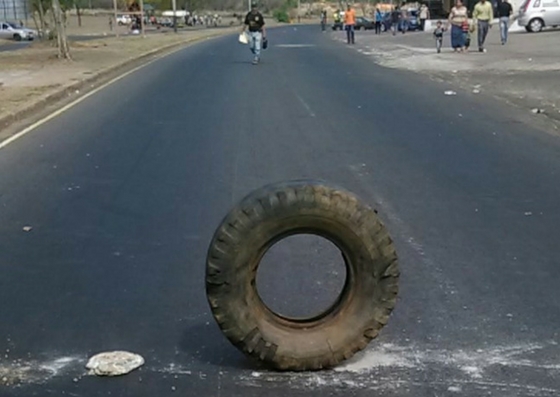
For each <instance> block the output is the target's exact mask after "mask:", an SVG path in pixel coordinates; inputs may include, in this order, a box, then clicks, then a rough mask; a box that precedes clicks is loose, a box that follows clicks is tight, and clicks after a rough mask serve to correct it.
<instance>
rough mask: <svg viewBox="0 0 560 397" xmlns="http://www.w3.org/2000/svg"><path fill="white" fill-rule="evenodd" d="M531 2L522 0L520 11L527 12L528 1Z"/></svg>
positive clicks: (529, 0)
mask: <svg viewBox="0 0 560 397" xmlns="http://www.w3.org/2000/svg"><path fill="white" fill-rule="evenodd" d="M530 2H531V0H525V1H524V2H523V5H522V6H521V11H522V12H527V9H528V8H529V3H530Z"/></svg>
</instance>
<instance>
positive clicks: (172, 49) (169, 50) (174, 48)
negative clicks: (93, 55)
mask: <svg viewBox="0 0 560 397" xmlns="http://www.w3.org/2000/svg"><path fill="white" fill-rule="evenodd" d="M228 34H232V32H227V33H225V32H224V33H223V34H220V33H217V34H214V35H210V36H204V37H198V38H195V39H192V40H188V41H186V42H181V43H174V44H171V45H169V46H166V47H162V48H160V49H158V50H154V51H151V52H148V53H146V54H142V55H141V56H140V57H138V58H136V59H133V60H130V61H128V62H123V63H122V64H119V65H115V66H113V67H109V68H108V69H107V70H105V71H102V72H101V73H99V74H98V75H97V76H95V77H92V78H91V79H88V80H84V81H81V82H79V83H77V84H76V85H70V86H68V87H65V88H64V89H63V90H61V91H60V92H55V93H53V94H52V96H53V97H55V96H57V95H61V96H63V95H64V93H66V92H68V91H72V90H76V89H78V88H79V87H81V86H84V85H87V84H94V83H95V81H99V80H103V78H104V77H105V76H107V75H110V74H111V73H114V72H116V71H118V70H119V69H122V68H125V67H126V66H127V63H129V62H130V63H133V62H142V64H141V65H138V66H136V67H134V68H133V69H131V70H128V71H126V72H124V73H122V74H119V75H118V76H116V77H114V78H112V79H111V80H109V81H107V82H105V83H103V84H101V85H100V86H99V87H95V88H93V89H92V90H90V91H88V92H86V93H85V94H83V95H81V96H79V97H78V98H76V99H75V100H73V101H72V102H70V103H68V104H66V105H64V106H63V107H61V108H60V109H58V110H55V111H54V112H52V113H50V114H49V115H47V116H45V117H43V118H41V119H40V120H38V121H36V122H34V123H33V124H31V125H29V126H27V127H26V128H24V129H23V130H21V131H19V132H17V133H15V134H13V135H11V136H9V137H7V138H6V139H4V140H3V141H0V149H3V148H5V147H6V146H8V145H9V144H10V143H12V142H14V141H16V140H17V139H19V138H21V137H23V136H24V135H26V134H28V133H29V132H31V131H33V130H34V129H36V128H37V127H40V126H41V125H43V124H45V123H47V122H49V121H50V120H52V119H54V118H56V117H57V116H60V115H61V114H62V113H64V112H65V111H67V110H68V109H70V108H72V107H74V106H76V105H77V104H79V103H80V102H82V101H84V100H86V99H87V98H89V97H90V96H92V95H94V94H96V93H98V92H99V91H101V90H103V89H105V88H107V87H108V86H110V85H111V84H114V83H116V82H117V81H119V80H121V79H123V78H125V77H127V76H129V75H131V74H133V73H135V72H137V71H138V70H140V69H142V68H144V67H145V66H148V65H150V64H151V63H153V62H155V61H158V60H160V59H163V58H165V57H167V56H170V55H172V54H174V53H176V52H178V51H181V50H183V49H184V48H186V47H188V46H190V45H192V44H194V43H196V42H199V41H202V40H208V39H213V38H217V37H223V36H227V35H228ZM152 56H155V58H152V59H148V60H146V61H142V59H145V58H150V57H152ZM47 99H48V98H47ZM53 100H54V99H53ZM58 100H62V98H60V99H58ZM54 101H56V100H54ZM43 102H44V101H39V102H37V104H36V106H33V107H32V108H30V109H28V110H27V111H26V112H29V113H33V111H34V108H35V107H37V108H39V107H40V105H41V104H42V103H43ZM14 118H17V116H14Z"/></svg>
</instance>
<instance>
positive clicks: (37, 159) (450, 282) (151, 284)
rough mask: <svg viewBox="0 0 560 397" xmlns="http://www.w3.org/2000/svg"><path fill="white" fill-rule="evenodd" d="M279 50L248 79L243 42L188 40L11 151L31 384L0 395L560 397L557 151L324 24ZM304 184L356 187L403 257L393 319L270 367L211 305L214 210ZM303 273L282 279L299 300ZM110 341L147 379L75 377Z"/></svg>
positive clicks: (25, 363) (9, 335) (9, 189)
mask: <svg viewBox="0 0 560 397" xmlns="http://www.w3.org/2000/svg"><path fill="white" fill-rule="evenodd" d="M270 40H271V41H270V43H271V48H270V49H268V50H267V51H266V52H265V53H264V56H263V63H262V64H261V65H259V66H257V67H254V66H252V65H250V59H251V58H250V54H249V52H248V51H247V49H246V48H243V47H242V46H241V45H239V44H238V43H237V42H236V37H233V36H230V37H224V38H219V39H216V40H212V41H208V42H203V43H200V44H197V45H195V46H193V47H191V48H189V49H187V50H184V51H181V52H178V53H175V54H174V55H172V56H169V57H167V58H165V59H163V60H161V61H159V62H156V63H153V64H151V65H149V66H147V67H146V68H144V69H142V70H141V71H140V72H138V73H136V74H135V75H134V76H130V77H128V78H125V79H123V80H121V81H119V82H118V83H116V84H114V85H112V86H110V87H109V88H107V89H105V90H103V91H101V92H100V93H98V94H96V95H94V96H92V97H90V98H88V99H87V100H85V101H84V102H82V103H81V104H79V105H78V106H76V107H74V108H73V109H72V110H70V111H68V112H66V113H64V114H63V115H61V116H60V117H57V118H55V119H54V120H51V121H50V122H48V123H46V124H44V125H42V126H41V127H39V128H38V129H37V130H35V131H33V132H32V133H30V134H28V135H26V136H24V137H23V138H21V139H19V140H17V141H15V142H14V143H12V144H11V145H9V146H7V147H5V148H4V149H1V150H0V274H1V275H2V276H1V277H0V302H1V306H0V319H1V321H0V351H1V352H2V356H1V359H0V374H5V375H6V378H7V379H8V380H9V378H10V377H15V378H17V377H19V378H21V379H22V380H23V381H24V383H23V384H22V385H20V386H18V387H13V386H8V387H7V386H0V395H2V396H26V397H28V396H61V395H73V396H107V395H113V396H134V397H140V396H150V397H153V396H158V397H161V396H168V395H169V396H172V395H184V396H192V395H200V396H228V397H233V396H321V397H323V396H371V395H372V393H374V394H375V395H378V396H399V397H401V396H402V397H404V396H410V397H424V396H426V397H427V396H436V395H437V396H443V395H445V396H447V395H460V396H469V397H479V396H484V395H492V396H503V397H514V396H557V395H559V394H560V386H559V385H560V362H559V360H558V357H559V356H560V348H559V346H558V340H559V335H558V332H559V325H560V288H558V280H559V278H560V267H559V266H558V258H559V257H560V244H559V241H560V238H559V232H558V225H559V224H560V211H559V210H558V209H559V203H558V197H560V183H559V179H560V143H559V141H558V138H555V137H553V136H550V135H548V134H545V133H543V131H540V130H538V129H536V128H534V127H531V126H529V125H526V124H524V123H523V121H521V120H519V119H518V118H516V115H515V114H512V112H511V111H510V110H509V109H508V108H507V107H503V106H502V105H500V104H497V103H486V102H484V100H481V99H480V98H474V97H470V96H455V97H448V96H445V95H443V91H444V90H445V89H446V87H445V85H441V84H438V83H436V82H432V81H429V80H426V79H424V78H422V77H421V76H417V75H414V74H411V73H409V72H404V71H398V70H391V69H385V68H382V67H380V66H376V65H374V64H373V63H371V62H369V61H367V60H365V59H364V58H363V57H361V56H360V55H359V54H357V53H356V52H355V51H353V50H351V49H349V48H346V46H345V45H343V44H341V43H338V42H335V41H333V40H332V39H331V38H330V35H329V34H321V33H320V32H319V30H318V29H317V28H315V27H308V28H293V27H286V28H281V29H276V30H274V31H271V33H270ZM279 45H280V46H279ZM286 45H288V46H286ZM294 45H295V46H294ZM301 45H306V46H303V47H302V46H301ZM443 109H445V111H442V110H443ZM467 111H468V113H469V114H471V115H473V116H474V117H472V116H471V117H461V116H460V114H466V113H467ZM293 178H322V179H325V180H328V181H332V182H334V183H337V184H341V185H343V186H345V187H347V188H348V189H350V190H352V191H354V192H356V193H357V194H359V195H360V196H361V197H362V198H363V199H364V200H366V201H367V202H369V203H371V205H372V206H374V207H376V208H377V209H378V210H379V213H380V215H381V216H382V218H383V219H384V221H385V222H386V225H387V227H388V228H389V231H390V233H391V235H392V236H393V237H394V240H395V244H396V246H397V251H398V253H399V256H400V265H401V270H402V278H401V291H400V299H399V302H398V306H397V309H396V311H395V312H394V315H393V316H392V318H391V319H390V321H389V324H388V326H387V327H386V328H385V329H384V330H383V332H382V335H381V336H380V337H379V338H378V339H377V340H375V341H374V342H373V343H372V344H371V345H370V346H369V347H368V349H367V351H366V352H365V354H362V355H360V356H358V357H356V359H355V360H353V361H352V362H350V363H346V364H345V366H342V367H341V368H338V369H337V370H336V371H325V372H318V373H303V374H282V373H273V372H268V371H266V370H264V369H262V368H259V367H258V366H256V365H255V364H254V363H252V362H249V361H247V360H246V359H245V358H244V357H243V355H241V354H240V353H238V352H237V350H236V349H235V348H234V347H232V346H230V344H229V343H228V342H227V341H226V340H225V339H224V337H223V336H222V335H221V333H220V331H219V330H218V328H217V326H216V324H215V323H214V321H213V319H212V317H211V315H210V314H209V310H208V305H207V302H206V300H205V295H204V280H203V276H204V265H205V255H206V250H207V247H208V244H209V241H210V238H211V236H212V233H213V232H214V229H215V227H216V226H217V225H218V224H219V222H220V220H221V219H222V217H223V216H224V215H225V213H226V212H227V211H228V209H229V208H230V207H231V206H232V204H233V203H234V202H236V201H237V200H239V199H240V198H241V197H242V196H244V195H245V194H247V193H248V192H249V191H251V190H252V189H255V188H258V187H260V186H262V185H264V184H267V183H270V182H275V181H282V180H286V179H293ZM25 226H31V227H32V230H31V231H28V232H25V231H23V228H24V227H25ZM300 250H301V247H300ZM317 251H318V252H317V255H316V257H315V258H314V261H315V262H322V263H325V267H326V269H331V268H332V266H334V259H333V258H332V257H331V256H330V255H328V254H327V250H323V249H318V248H317ZM288 254H290V252H283V253H281V255H279V257H278V258H286V257H287V256H288ZM282 255H283V256H282ZM310 275H313V276H314V277H320V276H321V274H320V272H319V273H318V272H316V269H315V270H313V271H312V270H307V268H300V270H299V271H297V272H294V271H293V268H292V270H289V267H286V266H284V267H282V271H281V272H280V273H279V274H278V275H277V276H276V278H275V280H272V281H270V282H271V283H274V281H276V282H277V283H278V284H279V283H282V282H284V283H285V284H284V285H287V287H285V288H284V289H283V290H284V294H285V295H284V297H285V298H284V300H285V301H289V302H290V305H291V306H292V307H293V306H298V305H305V304H307V303H308V302H312V301H313V300H314V298H315V296H316V295H317V294H318V293H320V292H321V293H322V292H324V291H321V290H320V289H319V290H317V288H316V287H313V286H314V285H315V284H316V283H315V281H316V280H314V279H312V280H309V284H308V285H309V287H307V288H302V285H304V284H303V283H302V282H301V281H302V280H303V281H305V280H306V279H307V278H308V277H309V276H310ZM296 280H297V281H298V282H295V281H296ZM324 285H329V287H328V288H335V287H336V283H330V284H329V283H327V284H324ZM276 287H277V285H276V286H275V287H274V286H273V287H271V288H276ZM109 349H126V350H131V351H134V352H137V353H140V354H142V355H143V356H144V357H145V359H146V365H145V366H144V367H143V368H142V369H141V370H139V371H136V372H134V373H132V374H129V375H127V376H124V377H121V378H114V379H100V378H96V377H91V376H84V370H83V365H84V363H85V360H86V359H87V357H88V356H89V355H91V354H93V353H96V352H99V351H103V350H109Z"/></svg>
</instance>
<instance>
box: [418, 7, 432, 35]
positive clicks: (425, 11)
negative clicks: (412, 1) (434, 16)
mask: <svg viewBox="0 0 560 397" xmlns="http://www.w3.org/2000/svg"><path fill="white" fill-rule="evenodd" d="M428 19H430V9H429V8H428V6H427V5H426V4H422V6H421V7H420V30H421V31H422V32H423V31H424V30H426V20H428Z"/></svg>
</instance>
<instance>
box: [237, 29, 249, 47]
mask: <svg viewBox="0 0 560 397" xmlns="http://www.w3.org/2000/svg"><path fill="white" fill-rule="evenodd" d="M239 42H240V43H241V44H249V39H248V38H247V34H245V32H243V33H241V34H240V35H239Z"/></svg>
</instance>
